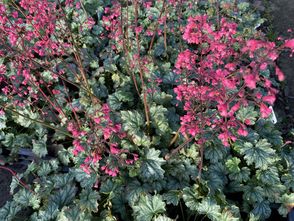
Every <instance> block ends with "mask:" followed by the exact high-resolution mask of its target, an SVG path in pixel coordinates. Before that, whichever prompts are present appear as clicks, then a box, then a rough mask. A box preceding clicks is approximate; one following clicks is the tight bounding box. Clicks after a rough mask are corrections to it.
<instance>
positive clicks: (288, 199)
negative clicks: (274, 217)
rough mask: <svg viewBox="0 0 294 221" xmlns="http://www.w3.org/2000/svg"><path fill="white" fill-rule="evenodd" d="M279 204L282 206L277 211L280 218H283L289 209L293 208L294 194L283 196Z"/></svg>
mask: <svg viewBox="0 0 294 221" xmlns="http://www.w3.org/2000/svg"><path fill="white" fill-rule="evenodd" d="M281 203H282V205H281V206H280V208H279V210H278V211H279V213H280V214H281V215H282V216H284V217H285V216H287V214H288V212H289V208H293V207H294V193H290V194H284V195H283V196H282V197H281Z"/></svg>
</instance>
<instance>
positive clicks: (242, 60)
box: [174, 15, 294, 146]
mask: <svg viewBox="0 0 294 221" xmlns="http://www.w3.org/2000/svg"><path fill="white" fill-rule="evenodd" d="M236 33H237V24H236V23H234V22H229V21H228V20H226V19H224V18H222V19H221V21H220V25H219V27H215V26H214V25H213V24H212V23H211V22H210V21H209V18H208V16H207V15H198V16H195V17H190V18H189V19H188V24H187V26H186V28H185V30H184V34H183V38H184V40H186V41H187V42H188V44H190V45H194V46H193V48H196V49H193V50H192V49H186V50H185V51H183V52H181V53H180V54H179V55H178V59H177V61H176V64H175V67H176V70H175V72H176V73H177V74H179V75H180V76H181V83H180V85H179V86H177V87H176V88H175V89H174V91H175V93H176V95H177V99H178V100H179V101H182V102H183V103H184V110H185V111H186V115H184V116H183V117H181V128H180V131H181V133H182V134H184V135H191V136H197V135H200V136H199V137H204V136H203V135H204V134H205V133H206V132H207V131H212V132H213V133H214V134H216V135H217V136H218V138H219V139H220V140H221V141H222V143H223V145H225V146H229V144H230V141H235V140H236V139H237V137H238V136H246V135H247V134H248V132H247V129H246V125H250V124H251V123H252V122H250V120H249V119H247V120H245V122H240V121H239V120H238V119H237V118H236V112H237V111H238V110H239V109H240V108H241V107H246V106H248V105H254V106H257V107H259V110H260V114H261V117H262V118H267V117H268V116H269V115H270V114H271V109H270V108H269V107H268V105H273V103H274V101H275V95H276V93H277V90H276V89H275V88H273V86H272V84H271V81H270V80H269V76H267V75H265V74H263V71H265V70H266V69H267V68H268V67H271V66H274V67H276V75H277V77H278V79H279V80H284V75H283V73H282V72H281V70H280V69H279V68H278V67H277V66H276V65H275V60H276V59H277V57H278V55H279V53H278V48H277V47H276V45H275V43H273V42H267V41H264V40H255V39H252V40H246V39H245V38H243V37H242V36H238V35H236ZM291 42H292V41H287V42H286V44H285V47H289V48H291V47H292V49H293V48H294V46H293V45H294V44H292V43H291ZM199 142H204V140H203V139H199Z"/></svg>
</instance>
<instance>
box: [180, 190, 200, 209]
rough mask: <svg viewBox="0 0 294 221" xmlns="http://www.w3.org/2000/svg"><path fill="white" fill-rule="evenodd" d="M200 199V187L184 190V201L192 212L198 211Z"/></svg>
mask: <svg viewBox="0 0 294 221" xmlns="http://www.w3.org/2000/svg"><path fill="white" fill-rule="evenodd" d="M199 199H200V195H199V193H198V185H194V186H193V187H186V188H184V189H183V200H184V202H185V204H186V206H187V207H188V208H189V209H190V210H192V211H196V210H197V208H198V204H199Z"/></svg>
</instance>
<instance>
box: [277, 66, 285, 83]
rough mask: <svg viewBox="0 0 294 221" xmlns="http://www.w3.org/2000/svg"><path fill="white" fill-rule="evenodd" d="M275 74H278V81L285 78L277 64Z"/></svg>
mask: <svg viewBox="0 0 294 221" xmlns="http://www.w3.org/2000/svg"><path fill="white" fill-rule="evenodd" d="M276 75H277V76H278V79H279V81H283V80H285V75H284V73H283V72H282V71H281V69H280V68H279V67H278V66H276Z"/></svg>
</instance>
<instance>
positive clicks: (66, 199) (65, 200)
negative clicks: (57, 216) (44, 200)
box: [50, 184, 77, 208]
mask: <svg viewBox="0 0 294 221" xmlns="http://www.w3.org/2000/svg"><path fill="white" fill-rule="evenodd" d="M76 192H77V188H76V187H75V186H73V185H72V184H68V185H67V186H65V187H64V188H62V189H60V190H58V191H57V193H55V194H54V195H53V196H51V197H50V201H51V202H52V203H54V204H56V205H57V206H58V207H59V208H62V207H63V206H66V205H68V204H69V203H70V202H71V201H72V200H73V199H74V197H75V195H76Z"/></svg>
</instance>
